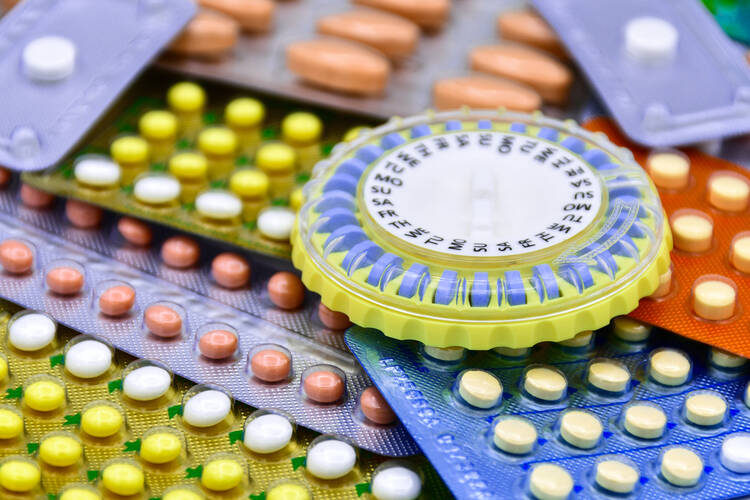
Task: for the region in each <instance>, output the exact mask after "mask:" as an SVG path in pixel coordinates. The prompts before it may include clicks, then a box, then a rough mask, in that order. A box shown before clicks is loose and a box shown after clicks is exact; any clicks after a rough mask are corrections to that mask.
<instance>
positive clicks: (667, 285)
mask: <svg viewBox="0 0 750 500" xmlns="http://www.w3.org/2000/svg"><path fill="white" fill-rule="evenodd" d="M670 290H672V267H670V268H669V269H667V271H666V272H664V273H662V274H660V275H659V285H658V286H657V287H656V290H654V293H652V294H651V295H649V297H651V298H652V299H658V298H661V297H664V296H665V295H667V294H668V293H669V291H670Z"/></svg>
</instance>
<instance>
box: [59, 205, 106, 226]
mask: <svg viewBox="0 0 750 500" xmlns="http://www.w3.org/2000/svg"><path fill="white" fill-rule="evenodd" d="M102 214H103V212H102V209H101V208H99V207H96V206H94V205H92V204H90V203H86V202H83V201H78V200H67V201H66V202H65V216H66V217H67V218H68V220H69V221H70V223H71V224H73V225H74V226H75V227H77V228H79V229H91V228H94V227H96V226H98V225H99V223H100V222H101V221H102Z"/></svg>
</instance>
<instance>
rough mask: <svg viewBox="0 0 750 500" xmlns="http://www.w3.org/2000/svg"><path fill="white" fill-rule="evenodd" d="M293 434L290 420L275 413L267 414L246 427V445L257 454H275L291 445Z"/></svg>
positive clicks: (253, 420)
mask: <svg viewBox="0 0 750 500" xmlns="http://www.w3.org/2000/svg"><path fill="white" fill-rule="evenodd" d="M293 432H294V428H293V427H292V424H291V422H289V420H287V419H286V418H284V417H283V416H281V415H277V414H275V413H266V414H265V415H261V416H259V417H257V418H254V419H252V420H251V421H250V422H249V423H248V424H247V425H246V426H245V438H244V443H245V446H247V449H248V450H250V451H253V452H255V453H273V452H275V451H279V450H280V449H282V448H284V447H285V446H286V445H288V444H289V441H291V440H292V433H293Z"/></svg>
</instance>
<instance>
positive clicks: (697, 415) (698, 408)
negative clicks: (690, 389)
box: [685, 392, 727, 426]
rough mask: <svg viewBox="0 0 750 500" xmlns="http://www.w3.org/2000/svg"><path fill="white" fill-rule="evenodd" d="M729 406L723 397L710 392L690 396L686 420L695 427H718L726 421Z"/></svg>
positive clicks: (687, 401)
mask: <svg viewBox="0 0 750 500" xmlns="http://www.w3.org/2000/svg"><path fill="white" fill-rule="evenodd" d="M726 412H727V404H726V403H725V402H724V399H722V397H721V396H719V395H718V394H715V393H710V392H699V393H697V394H691V395H688V397H687V399H686V400H685V418H687V419H688V421H689V422H692V423H693V424H695V425H703V426H710V425H717V424H719V423H721V421H722V420H724V415H725V414H726Z"/></svg>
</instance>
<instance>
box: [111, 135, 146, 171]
mask: <svg viewBox="0 0 750 500" xmlns="http://www.w3.org/2000/svg"><path fill="white" fill-rule="evenodd" d="M148 153H149V151H148V143H147V142H146V141H145V140H144V139H143V138H142V137H136V136H125V137H120V138H119V139H115V140H114V142H113V143H112V145H111V146H110V148H109V154H110V155H111V156H112V159H113V160H115V161H116V162H117V163H119V164H123V163H141V162H145V161H147V160H148Z"/></svg>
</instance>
